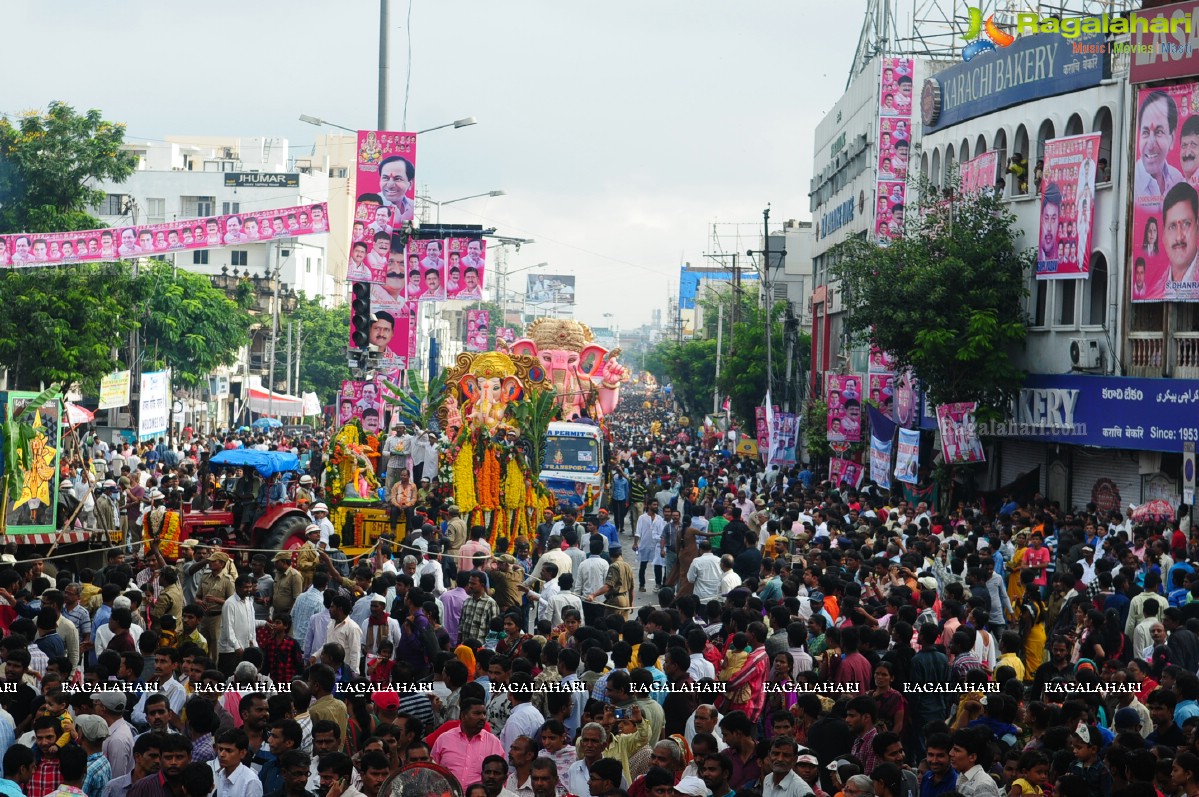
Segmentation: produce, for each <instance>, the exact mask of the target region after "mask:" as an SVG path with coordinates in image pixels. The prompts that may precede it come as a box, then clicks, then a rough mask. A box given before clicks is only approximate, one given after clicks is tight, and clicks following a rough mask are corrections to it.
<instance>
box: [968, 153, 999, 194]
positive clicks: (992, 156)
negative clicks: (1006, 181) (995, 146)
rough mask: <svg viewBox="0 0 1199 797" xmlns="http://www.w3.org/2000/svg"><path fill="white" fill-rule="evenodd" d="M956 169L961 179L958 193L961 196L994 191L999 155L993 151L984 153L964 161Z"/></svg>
mask: <svg viewBox="0 0 1199 797" xmlns="http://www.w3.org/2000/svg"><path fill="white" fill-rule="evenodd" d="M958 169H959V176H960V178H961V179H960V181H959V185H958V192H959V193H960V194H961V195H962V196H970V195H971V194H981V193H983V192H985V191H991V190H994V188H995V182H996V180H997V179H998V174H999V172H998V170H999V153H998V152H995V151H994V150H992V151H990V152H984V153H983V154H981V155H979V156H978V157H976V158H971V159H970V160H968V161H966V162H965V163H963V164H962V165H961V166H959V167H958Z"/></svg>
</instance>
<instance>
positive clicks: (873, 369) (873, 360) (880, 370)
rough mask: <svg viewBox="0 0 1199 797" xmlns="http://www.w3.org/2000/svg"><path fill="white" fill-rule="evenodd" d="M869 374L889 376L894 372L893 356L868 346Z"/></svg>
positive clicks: (871, 345)
mask: <svg viewBox="0 0 1199 797" xmlns="http://www.w3.org/2000/svg"><path fill="white" fill-rule="evenodd" d="M869 367H870V373H872V374H890V373H894V372H895V355H893V354H891V352H889V351H883V350H882V349H880V348H879V347H878V346H875V345H874V344H873V343H871V344H870V366H869Z"/></svg>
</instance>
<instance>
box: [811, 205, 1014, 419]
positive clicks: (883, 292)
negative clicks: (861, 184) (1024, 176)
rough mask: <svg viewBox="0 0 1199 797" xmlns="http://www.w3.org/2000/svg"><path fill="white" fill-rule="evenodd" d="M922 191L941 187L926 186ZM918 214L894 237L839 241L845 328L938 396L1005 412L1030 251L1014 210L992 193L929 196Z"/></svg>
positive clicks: (1011, 386) (937, 398) (1011, 392)
mask: <svg viewBox="0 0 1199 797" xmlns="http://www.w3.org/2000/svg"><path fill="white" fill-rule="evenodd" d="M921 196H923V197H932V198H938V197H939V196H940V193H939V192H937V191H936V189H934V188H931V187H930V186H927V185H926V186H923V187H922V189H921ZM913 215H914V214H911V213H909V215H908V219H909V223H908V228H907V230H905V234H904V237H903V238H901V239H899V240H896V241H894V242H892V243H891V245H890V246H887V247H880V246H877V245H876V244H875V243H874V242H873V241H867V240H864V239H854V240H851V241H848V242H846V243H845V244H844V245H842V247H841V248H840V249H839V250H838V257H839V262H838V263H836V264H835V265H834V266H833V274H834V276H835V277H836V278H838V279H840V280H842V290H843V291H844V298H845V306H846V308H847V309H848V311H849V313H848V319H847V321H846V332H847V333H848V334H849V335H850V336H852V337H853V338H854V339H855V340H857V341H858V342H861V343H865V342H866V341H867V340H868V339H873V341H874V342H875V344H876V345H878V346H879V347H881V348H882V349H884V350H886V351H889V352H891V353H892V354H894V355H895V358H896V360H897V362H898V367H899V368H900V369H903V368H907V367H909V366H910V367H911V368H912V370H913V371H914V372H915V374H916V376H917V378H918V379H919V380H920V382H921V385H922V386H923V388H924V389H925V390H926V391H927V392H928V395H929V398H930V400H931V401H932V402H933V403H934V404H945V403H950V402H958V401H977V402H978V403H979V405H980V414H982V415H984V416H986V415H991V414H993V413H997V412H999V413H1001V412H1003V411H1004V408H1006V407H1007V406H1008V405H1009V404H1010V402H1011V400H1012V398H1014V397H1015V396H1016V394H1017V393H1018V391H1019V389H1020V385H1021V384H1022V382H1023V380H1024V373H1023V372H1022V371H1021V370H1020V368H1019V367H1018V366H1017V365H1016V361H1015V357H1014V355H1015V354H1016V352H1017V351H1018V350H1019V348H1020V345H1021V344H1022V343H1023V341H1024V338H1025V335H1026V333H1027V326H1026V324H1027V318H1026V314H1025V310H1024V298H1025V296H1026V295H1027V279H1028V275H1029V271H1030V269H1031V268H1032V267H1033V252H1032V250H1020V249H1018V248H1017V245H1018V241H1019V237H1020V233H1019V231H1018V230H1016V229H1015V217H1014V216H1013V215H1012V214H1011V213H1009V212H1008V211H1007V208H1006V207H1005V206H1004V205H1003V204H1001V203H1000V202H999V201H998V200H997V199H995V198H994V197H991V196H977V197H967V198H960V199H955V200H954V201H953V203H952V204H942V203H941V202H940V201H929V200H924V201H922V203H921V206H920V212H919V214H918V215H915V218H913Z"/></svg>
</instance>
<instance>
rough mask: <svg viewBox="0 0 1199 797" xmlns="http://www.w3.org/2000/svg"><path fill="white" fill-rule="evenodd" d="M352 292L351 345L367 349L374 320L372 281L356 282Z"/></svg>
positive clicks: (362, 349) (359, 348) (355, 347)
mask: <svg viewBox="0 0 1199 797" xmlns="http://www.w3.org/2000/svg"><path fill="white" fill-rule="evenodd" d="M351 294H352V296H353V299H352V300H351V303H350V345H351V348H354V349H358V350H361V351H366V350H367V348H368V347H369V345H370V335H371V322H372V319H371V286H370V283H367V282H355V283H354V287H353V288H352V289H351Z"/></svg>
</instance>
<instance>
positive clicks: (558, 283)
mask: <svg viewBox="0 0 1199 797" xmlns="http://www.w3.org/2000/svg"><path fill="white" fill-rule="evenodd" d="M525 303H526V304H529V305H545V306H547V307H561V306H574V303H575V278H574V276H572V275H570V274H530V275H529V278H528V284H527V286H526V288H525Z"/></svg>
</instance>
